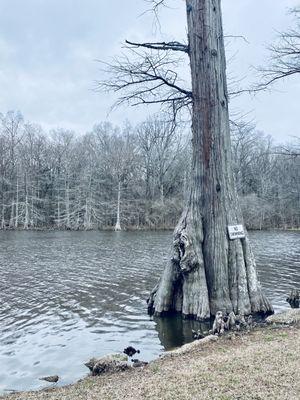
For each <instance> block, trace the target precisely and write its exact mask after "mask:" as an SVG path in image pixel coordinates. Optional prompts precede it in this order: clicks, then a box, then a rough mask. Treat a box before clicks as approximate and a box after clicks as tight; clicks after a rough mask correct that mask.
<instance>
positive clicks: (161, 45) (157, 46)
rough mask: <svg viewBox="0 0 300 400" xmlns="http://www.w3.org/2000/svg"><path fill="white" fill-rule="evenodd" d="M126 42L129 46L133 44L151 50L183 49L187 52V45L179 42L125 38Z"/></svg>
mask: <svg viewBox="0 0 300 400" xmlns="http://www.w3.org/2000/svg"><path fill="white" fill-rule="evenodd" d="M126 43H127V44H129V45H130V46H134V48H139V47H144V48H147V49H152V50H173V51H183V52H184V53H188V52H189V47H188V45H186V44H183V43H179V42H157V43H135V42H130V41H129V40H126Z"/></svg>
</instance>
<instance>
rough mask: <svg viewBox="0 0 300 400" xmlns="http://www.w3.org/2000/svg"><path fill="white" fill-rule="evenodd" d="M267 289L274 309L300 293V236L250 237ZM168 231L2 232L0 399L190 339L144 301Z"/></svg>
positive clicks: (183, 324) (163, 256) (185, 325)
mask: <svg viewBox="0 0 300 400" xmlns="http://www.w3.org/2000/svg"><path fill="white" fill-rule="evenodd" d="M250 236H251V239H252V243H253V250H254V253H255V255H256V259H257V264H258V271H259V276H260V279H261V282H262V284H263V287H264V289H265V292H266V294H267V296H268V297H269V299H270V300H271V301H272V303H273V305H274V307H275V309H276V311H278V310H280V309H284V308H287V307H288V304H287V303H286V302H285V298H286V297H287V294H288V293H289V291H290V290H291V289H292V288H294V287H300V233H297V232H251V233H250ZM171 237H172V233H171V232H117V233H115V232H0V391H4V390H7V389H14V390H25V389H37V388H40V387H41V386H43V384H42V383H41V381H39V380H38V378H39V377H41V376H43V375H54V374H57V375H59V376H61V381H60V384H67V383H70V382H74V381H75V380H77V379H78V378H81V377H82V376H84V375H85V374H86V373H87V372H88V371H87V369H86V367H85V366H84V365H83V362H84V361H86V360H88V359H89V358H90V357H92V356H101V355H105V354H107V353H111V352H118V351H122V350H123V349H124V347H126V346H128V345H129V344H131V345H133V346H135V347H137V348H138V349H140V351H141V354H140V359H144V360H151V359H153V358H155V357H157V356H158V355H159V354H160V353H161V352H162V351H164V350H165V349H170V348H172V347H174V346H178V345H181V344H183V343H184V342H188V341H190V340H191V339H192V338H191V328H192V327H194V328H196V327H197V323H196V322H194V321H182V320H181V319H180V318H167V319H159V320H157V321H153V320H152V319H150V318H149V317H148V315H147V313H146V303H145V299H146V298H147V296H148V294H149V290H150V289H151V288H152V287H153V286H154V284H155V283H156V282H157V280H158V278H159V276H160V274H161V270H162V268H163V265H164V261H166V260H167V256H168V253H169V248H170V243H171Z"/></svg>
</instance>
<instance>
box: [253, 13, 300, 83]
mask: <svg viewBox="0 0 300 400" xmlns="http://www.w3.org/2000/svg"><path fill="white" fill-rule="evenodd" d="M291 13H292V14H293V15H294V17H295V19H296V28H295V29H290V30H288V31H287V32H282V33H279V34H278V41H277V43H275V44H273V45H271V46H269V48H268V49H269V51H270V63H269V65H268V66H266V67H265V66H263V67H259V68H258V71H259V73H260V75H261V78H262V79H261V82H260V83H259V84H258V85H257V86H256V88H255V90H256V91H257V90H265V89H267V88H268V87H269V86H270V85H272V84H273V83H275V82H277V81H278V80H281V79H283V78H286V77H289V76H292V75H295V74H299V73H300V8H296V9H293V10H291Z"/></svg>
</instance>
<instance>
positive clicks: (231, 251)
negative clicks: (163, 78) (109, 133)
mask: <svg viewBox="0 0 300 400" xmlns="http://www.w3.org/2000/svg"><path fill="white" fill-rule="evenodd" d="M186 4H187V21H188V38H189V55H190V66H191V76H192V89H193V117H192V133H193V139H192V144H193V159H192V173H191V184H190V195H189V198H188V201H187V205H186V208H185V210H184V212H183V214H182V217H181V219H180V221H179V223H178V225H177V227H176V229H175V232H174V237H173V254H172V257H171V259H170V261H169V263H168V264H167V266H166V268H165V270H164V272H163V275H162V277H161V279H160V282H159V284H158V285H157V287H156V288H154V289H153V291H152V292H151V294H150V298H149V301H148V307H149V312H150V313H155V314H156V315H162V314H166V313H170V312H180V313H182V314H183V315H185V316H190V317H194V318H197V319H199V320H202V319H207V318H209V317H211V316H212V315H215V314H216V312H217V311H222V312H224V313H229V312H231V311H234V312H235V313H236V314H245V315H248V314H251V313H266V314H268V313H271V312H272V311H273V310H272V306H271V305H270V304H269V302H268V300H267V299H266V298H265V296H264V295H263V293H262V291H261V287H260V284H259V282H258V278H257V274H256V265H255V260H254V257H253V253H252V251H251V247H250V242H249V238H248V235H247V233H246V237H245V238H243V239H235V240H230V239H229V236H228V232H227V227H228V225H235V224H242V223H243V219H242V215H241V209H240V205H239V201H238V196H237V191H236V188H235V182H234V178H233V171H232V167H231V143H230V128H229V113H228V94H227V82H226V61H225V49H224V41H223V31H222V18H221V4H220V0H187V1H186Z"/></svg>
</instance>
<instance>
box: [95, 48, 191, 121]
mask: <svg viewBox="0 0 300 400" xmlns="http://www.w3.org/2000/svg"><path fill="white" fill-rule="evenodd" d="M127 49H128V50H129V51H130V53H131V56H130V58H129V57H128V56H127V55H123V56H122V57H121V58H116V59H114V60H113V62H112V63H110V64H106V63H104V65H105V68H104V72H105V74H108V75H109V79H106V80H103V81H101V82H99V83H98V85H97V88H98V89H100V90H105V91H113V92H115V93H119V92H120V93H122V95H121V96H120V97H119V98H118V100H117V101H116V103H115V104H114V107H116V106H119V105H121V104H123V103H127V104H131V105H133V106H136V105H139V104H161V105H165V106H167V107H168V108H171V109H172V112H174V113H178V112H179V111H180V110H181V109H182V108H184V107H186V106H189V105H190V104H191V103H192V98H193V96H192V92H191V90H189V89H186V88H184V87H183V86H182V85H181V83H182V82H181V80H180V78H179V77H178V74H177V72H176V71H175V69H176V67H178V65H179V64H180V63H181V61H182V60H181V59H174V57H170V54H169V51H165V52H164V53H163V54H162V53H161V52H159V51H157V50H156V49H155V51H152V50H153V49H149V50H147V51H146V52H139V51H137V50H135V49H134V48H132V47H127Z"/></svg>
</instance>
